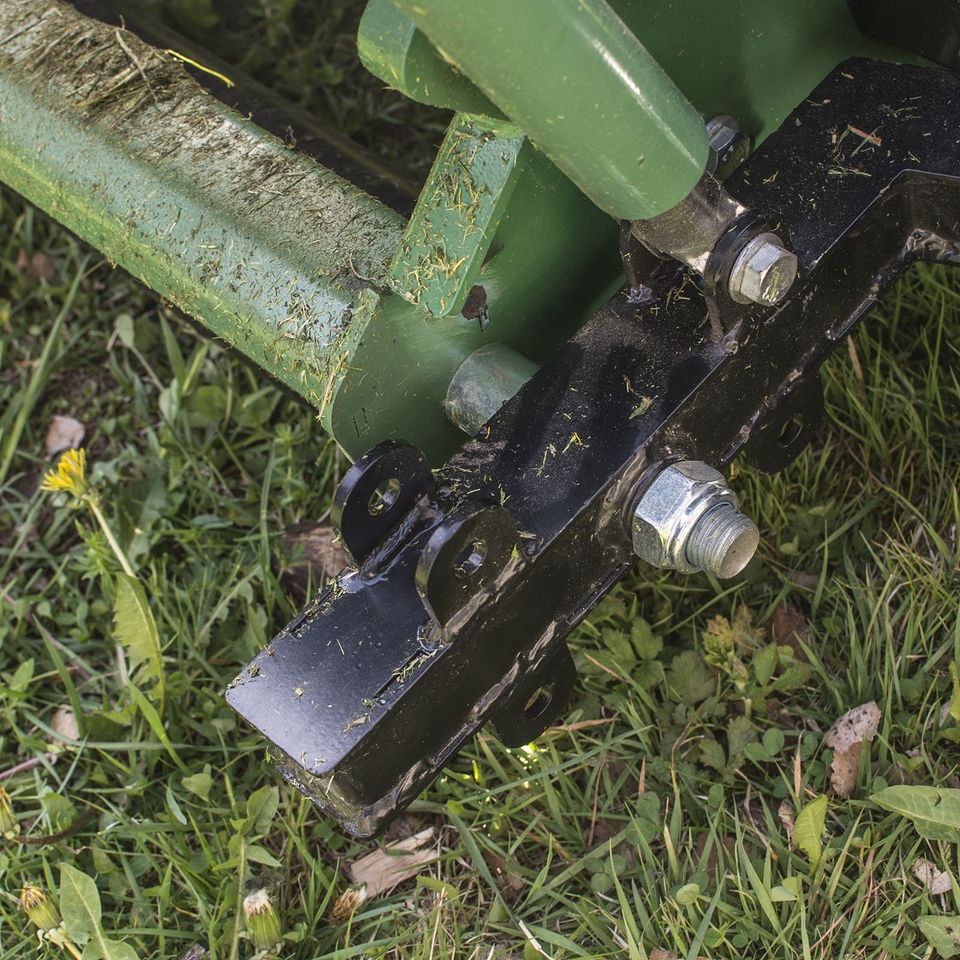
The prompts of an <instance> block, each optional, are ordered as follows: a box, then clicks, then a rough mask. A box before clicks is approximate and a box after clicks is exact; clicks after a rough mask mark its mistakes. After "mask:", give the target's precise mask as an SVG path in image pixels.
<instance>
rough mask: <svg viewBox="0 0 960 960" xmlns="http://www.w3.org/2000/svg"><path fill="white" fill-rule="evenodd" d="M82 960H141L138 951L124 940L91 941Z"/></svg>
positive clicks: (104, 939)
mask: <svg viewBox="0 0 960 960" xmlns="http://www.w3.org/2000/svg"><path fill="white" fill-rule="evenodd" d="M80 960H141V958H140V956H139V955H138V954H137V951H136V950H134V949H133V947H131V946H130V944H129V943H124V942H123V941H122V940H108V939H107V938H106V937H102V938H101V939H100V940H96V941H94V940H91V941H90V942H89V943H88V944H87V946H86V947H85V949H84V951H83V955H82V956H81V958H80Z"/></svg>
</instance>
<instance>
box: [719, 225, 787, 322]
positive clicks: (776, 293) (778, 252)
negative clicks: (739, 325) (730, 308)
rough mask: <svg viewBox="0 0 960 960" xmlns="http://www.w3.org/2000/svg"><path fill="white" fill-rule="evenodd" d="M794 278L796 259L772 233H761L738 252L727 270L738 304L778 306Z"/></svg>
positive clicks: (733, 294) (732, 291) (732, 294)
mask: <svg viewBox="0 0 960 960" xmlns="http://www.w3.org/2000/svg"><path fill="white" fill-rule="evenodd" d="M796 279H797V256H796V254H795V253H793V252H792V251H790V250H788V249H787V248H786V247H785V246H784V245H783V242H782V241H781V240H780V238H779V237H778V236H777V235H776V234H773V233H761V234H760V235H759V236H757V237H754V238H753V239H751V240H749V241H748V242H747V244H746V245H745V246H744V248H743V250H741V251H740V255H739V256H738V257H737V259H736V261H735V262H734V264H733V269H732V270H731V271H730V283H729V290H730V296H731V297H733V299H734V300H736V301H737V302H738V303H762V304H765V305H766V306H768V307H769V306H773V305H774V304H776V303H779V302H780V301H781V300H782V299H783V298H784V297H785V296H786V295H787V291H788V290H789V289H790V288H791V287H792V286H793V282H794V280H796Z"/></svg>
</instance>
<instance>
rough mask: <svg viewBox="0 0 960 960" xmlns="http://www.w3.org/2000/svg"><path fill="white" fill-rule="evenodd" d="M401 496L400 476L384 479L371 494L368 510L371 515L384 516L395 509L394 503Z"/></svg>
mask: <svg viewBox="0 0 960 960" xmlns="http://www.w3.org/2000/svg"><path fill="white" fill-rule="evenodd" d="M399 496H400V480H399V478H397V477H391V478H390V479H389V480H384V481H383V482H382V483H380V484H378V485H377V488H376V490H374V491H373V493H371V494H370V499H369V500H368V501H367V512H368V513H369V514H370V516H371V517H382V516H383V515H384V514H385V513H387V512H388V511H390V510H392V509H393V505H394V504H395V503H396V502H397V498H398V497H399Z"/></svg>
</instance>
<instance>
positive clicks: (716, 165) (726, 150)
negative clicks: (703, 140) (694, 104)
mask: <svg viewBox="0 0 960 960" xmlns="http://www.w3.org/2000/svg"><path fill="white" fill-rule="evenodd" d="M707 140H708V142H709V144H710V153H709V155H708V157H707V170H709V172H710V173H712V174H713V175H714V176H715V177H716V178H717V179H718V180H726V179H727V177H729V176H730V174H731V173H733V171H734V170H736V169H737V167H739V166H740V164H742V163H743V162H744V160H746V159H747V157H748V156H750V138H749V137H748V136H747V135H746V134H745V133H744V132H743V131H742V130H741V129H740V125H739V124H738V123H737V121H736V120H735V119H734V118H733V117H731V116H729V115H728V114H726V113H721V114H719V115H718V116H716V117H713V118H711V119H710V120H708V121H707Z"/></svg>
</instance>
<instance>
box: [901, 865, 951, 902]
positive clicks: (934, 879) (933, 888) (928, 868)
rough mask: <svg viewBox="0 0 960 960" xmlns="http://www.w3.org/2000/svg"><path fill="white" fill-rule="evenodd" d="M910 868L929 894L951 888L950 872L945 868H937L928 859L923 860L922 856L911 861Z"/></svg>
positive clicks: (948, 890)
mask: <svg viewBox="0 0 960 960" xmlns="http://www.w3.org/2000/svg"><path fill="white" fill-rule="evenodd" d="M910 870H911V871H912V872H913V875H914V876H915V877H916V878H917V879H918V880H919V881H920V882H921V883H922V884H923V885H924V886H925V887H926V888H927V892H928V893H930V894H933V895H937V894H941V893H949V892H950V890H951V889H952V888H953V878H952V877H951V876H950V874H949V873H947V872H946V871H945V870H939V869H938V868H937V867H936V865H935V864H933V863H931V862H930V861H929V860H924V859H923V858H922V857H921V858H920V859H919V860H915V861H914V862H913V866H912V867H911V868H910Z"/></svg>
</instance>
